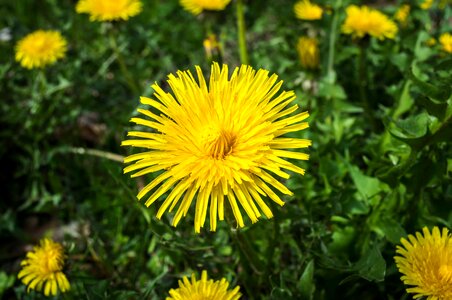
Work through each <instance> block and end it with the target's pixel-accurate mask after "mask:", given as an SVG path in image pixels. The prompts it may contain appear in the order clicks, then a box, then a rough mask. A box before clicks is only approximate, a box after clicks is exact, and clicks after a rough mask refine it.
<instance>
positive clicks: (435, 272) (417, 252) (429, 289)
mask: <svg viewBox="0 0 452 300" xmlns="http://www.w3.org/2000/svg"><path fill="white" fill-rule="evenodd" d="M401 243H402V246H397V250H396V253H397V254H398V255H397V256H396V257H395V258H394V259H395V262H396V265H397V267H398V269H399V271H400V273H402V274H403V276H402V278H401V279H402V281H403V282H404V283H405V284H406V285H408V286H410V287H409V288H407V292H408V293H412V294H415V295H414V298H415V299H417V298H421V297H425V298H427V299H428V300H447V299H452V236H451V234H450V233H449V230H448V229H447V228H443V229H442V231H440V229H439V228H438V227H436V226H435V227H434V228H433V230H432V232H430V231H429V229H428V228H427V227H424V228H423V229H422V233H421V232H416V234H415V236H414V235H411V234H410V235H408V240H407V239H405V238H402V239H401Z"/></svg>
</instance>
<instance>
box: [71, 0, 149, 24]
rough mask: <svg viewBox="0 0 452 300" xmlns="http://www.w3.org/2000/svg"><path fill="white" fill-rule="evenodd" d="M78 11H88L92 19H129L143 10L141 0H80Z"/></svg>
mask: <svg viewBox="0 0 452 300" xmlns="http://www.w3.org/2000/svg"><path fill="white" fill-rule="evenodd" d="M75 10H76V11H77V13H79V14H83V13H87V14H89V15H90V17H89V19H90V21H100V22H105V21H116V20H128V19H129V18H130V17H134V16H136V15H138V14H139V13H140V12H141V10H142V3H141V1H140V0H80V1H79V2H78V3H77V6H76V8H75Z"/></svg>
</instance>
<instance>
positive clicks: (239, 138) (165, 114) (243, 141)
mask: <svg viewBox="0 0 452 300" xmlns="http://www.w3.org/2000/svg"><path fill="white" fill-rule="evenodd" d="M196 73H197V77H198V80H196V79H195V78H194V76H193V75H192V73H191V72H190V71H178V72H177V75H176V76H175V75H173V74H171V75H169V80H168V85H169V86H170V88H171V90H172V93H168V92H165V91H164V90H162V88H160V87H159V86H158V85H157V84H154V85H153V86H152V87H153V89H154V91H155V93H154V99H150V98H146V97H142V98H141V103H142V104H145V105H149V106H150V107H151V109H149V110H147V109H139V110H138V112H139V113H141V114H142V115H143V116H145V117H146V118H147V119H143V118H138V117H136V118H132V119H131V121H132V122H134V123H136V124H138V125H143V126H146V127H147V128H148V129H149V131H148V132H143V131H131V132H129V133H128V135H129V136H130V137H133V139H129V140H126V141H124V142H123V143H122V145H123V146H133V147H141V148H147V149H148V150H149V151H147V152H142V153H137V154H133V155H131V156H129V157H126V159H125V163H133V164H131V165H129V166H127V167H126V168H125V169H124V172H125V173H128V172H134V174H133V175H132V177H136V176H142V175H145V174H149V173H155V172H160V173H159V175H158V176H157V177H155V179H154V180H152V181H151V182H150V183H149V184H148V185H147V186H145V187H144V188H143V189H142V190H141V191H140V192H139V194H138V196H137V197H138V199H142V198H143V197H144V196H145V195H147V194H148V193H150V196H149V198H148V199H147V200H146V202H145V204H146V205H147V206H149V205H151V204H153V203H154V202H155V201H156V200H157V199H159V198H160V197H162V196H163V195H165V194H166V193H169V194H168V195H167V196H166V197H165V200H164V201H163V203H162V204H161V205H160V208H159V209H158V211H157V218H161V217H162V215H163V213H164V212H165V211H166V210H167V209H169V211H172V210H173V209H174V208H175V207H176V206H177V205H178V206H179V207H178V209H177V212H176V214H175V216H174V218H173V221H172V225H173V226H176V225H177V224H178V223H179V221H180V220H181V218H182V217H183V216H186V214H187V212H188V211H189V209H190V206H191V204H192V202H193V199H196V200H195V220H194V225H195V232H200V228H201V227H203V226H204V223H205V220H206V216H207V212H208V211H209V216H210V230H212V231H215V230H216V227H217V218H218V219H220V220H223V219H224V215H225V206H226V205H225V204H226V203H228V204H229V207H228V208H230V209H231V211H232V214H233V215H234V217H235V219H236V221H237V226H239V227H243V226H245V225H244V219H243V217H242V209H243V210H244V211H245V213H246V215H247V216H248V217H249V218H250V220H251V222H252V223H255V222H257V221H258V218H259V217H261V213H263V214H264V215H265V216H266V217H267V218H271V217H272V216H273V214H272V212H271V210H270V207H269V206H268V205H267V204H266V201H265V200H264V199H265V198H266V197H268V198H269V199H271V200H272V201H274V202H275V203H277V204H279V205H283V204H284V202H283V201H282V199H281V198H280V196H279V195H278V194H277V193H276V192H275V191H274V189H275V190H277V191H279V192H281V193H282V194H286V195H293V193H292V192H291V191H290V190H289V189H288V188H287V187H285V186H284V185H283V184H282V183H281V182H280V181H279V180H278V179H276V178H275V177H274V176H275V175H276V176H279V177H282V178H283V179H287V178H289V176H290V174H289V173H287V172H286V171H291V172H294V173H298V174H304V172H305V171H304V169H302V168H300V167H299V166H297V165H295V164H294V163H292V162H289V161H287V160H286V159H294V160H307V159H308V158H309V156H308V155H307V154H305V153H301V152H297V151H287V150H285V149H301V148H306V147H309V146H310V145H311V141H310V140H306V139H300V138H295V137H292V138H289V137H283V136H284V135H285V134H287V133H293V132H297V131H300V130H303V129H305V128H307V127H308V123H306V122H303V121H304V120H305V119H306V118H307V117H308V116H309V114H308V113H307V112H297V111H298V105H297V104H292V105H290V104H291V103H292V102H293V101H294V100H295V98H296V96H295V93H294V92H293V91H283V92H281V93H280V94H279V95H278V92H279V89H280V88H281V85H282V81H278V76H277V75H275V74H273V75H271V76H269V72H268V71H266V70H262V69H261V70H258V71H256V70H254V69H253V68H252V67H250V66H245V65H243V66H241V67H240V68H235V70H234V71H233V72H232V75H231V76H230V78H229V69H228V66H227V65H223V67H222V68H221V67H220V66H219V65H218V64H217V63H213V65H212V69H211V74H210V80H209V82H208V83H207V82H206V80H205V78H204V75H203V73H202V71H201V69H200V68H199V67H196ZM156 111H160V113H156ZM294 113H295V114H294ZM137 138H138V139H137Z"/></svg>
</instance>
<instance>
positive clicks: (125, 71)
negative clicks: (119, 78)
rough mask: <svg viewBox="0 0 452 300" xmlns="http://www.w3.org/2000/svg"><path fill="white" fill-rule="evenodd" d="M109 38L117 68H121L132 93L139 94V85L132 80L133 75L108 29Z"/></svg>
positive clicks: (111, 32)
mask: <svg viewBox="0 0 452 300" xmlns="http://www.w3.org/2000/svg"><path fill="white" fill-rule="evenodd" d="M109 40H110V46H111V48H112V50H113V53H114V54H115V56H116V60H117V61H118V63H119V68H120V69H121V72H122V75H123V76H124V78H125V80H126V82H127V85H128V86H129V88H130V89H131V90H132V92H133V93H134V94H136V95H139V94H140V87H139V85H138V83H136V81H135V80H134V78H133V76H132V75H131V74H130V72H129V70H128V69H127V65H126V63H125V60H124V57H123V56H122V54H121V51H120V49H119V47H118V44H117V43H116V39H115V36H114V33H113V31H110V36H109Z"/></svg>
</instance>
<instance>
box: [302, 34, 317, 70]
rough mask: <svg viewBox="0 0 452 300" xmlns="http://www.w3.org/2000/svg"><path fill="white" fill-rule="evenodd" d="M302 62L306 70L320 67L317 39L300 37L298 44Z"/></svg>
mask: <svg viewBox="0 0 452 300" xmlns="http://www.w3.org/2000/svg"><path fill="white" fill-rule="evenodd" d="M297 50H298V56H299V57H300V62H301V65H302V66H303V67H305V68H306V69H315V68H317V67H318V66H319V42H318V41H317V39H315V38H310V37H307V36H304V37H300V38H299V39H298V43H297Z"/></svg>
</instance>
